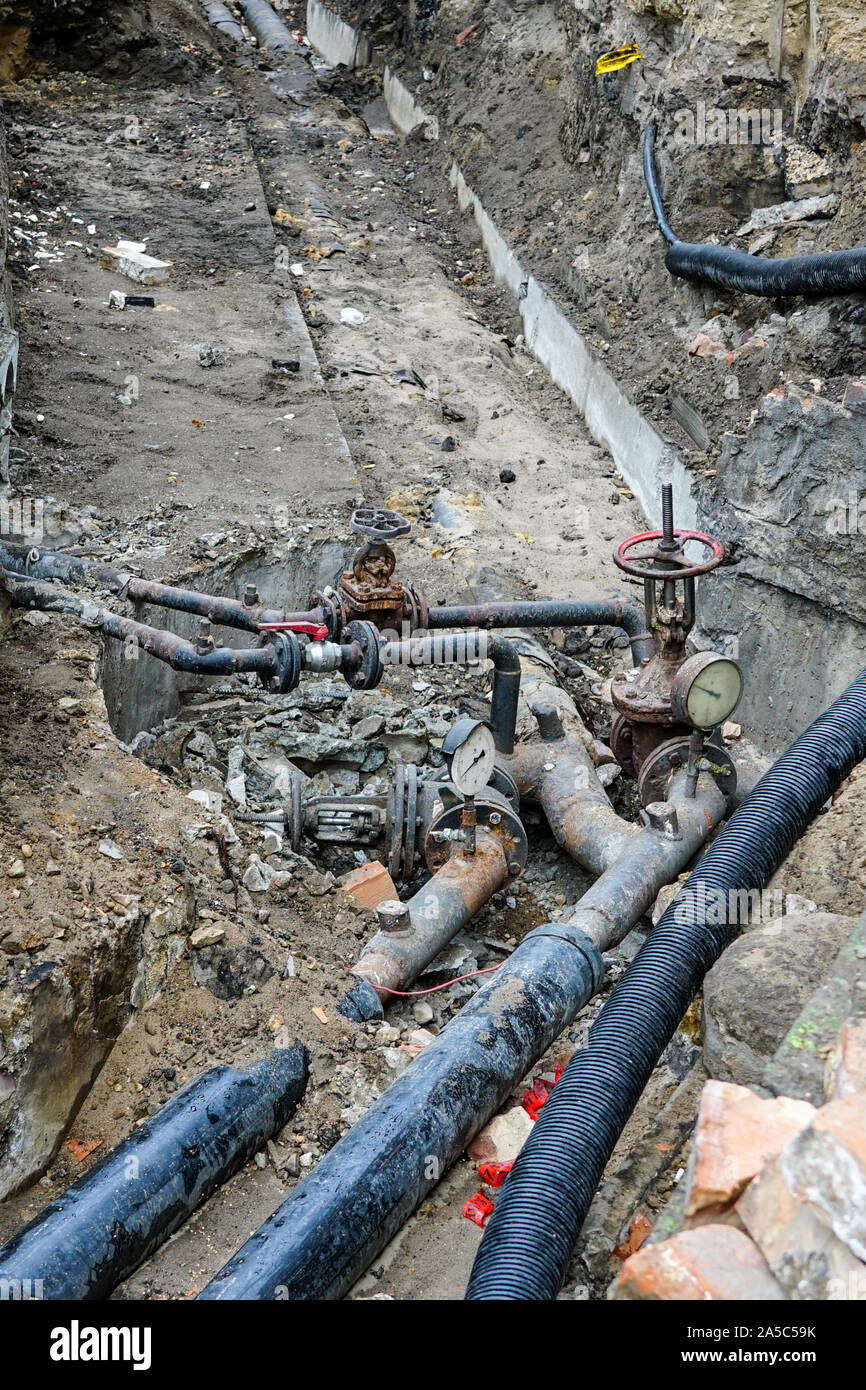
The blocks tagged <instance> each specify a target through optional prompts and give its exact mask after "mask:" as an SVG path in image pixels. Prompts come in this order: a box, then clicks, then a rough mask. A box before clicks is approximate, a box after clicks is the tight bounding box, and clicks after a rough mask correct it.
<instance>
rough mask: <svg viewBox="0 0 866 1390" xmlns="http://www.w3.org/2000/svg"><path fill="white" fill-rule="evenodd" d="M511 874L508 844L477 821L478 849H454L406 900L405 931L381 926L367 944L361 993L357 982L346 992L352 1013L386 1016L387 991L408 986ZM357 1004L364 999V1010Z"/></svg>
mask: <svg viewBox="0 0 866 1390" xmlns="http://www.w3.org/2000/svg"><path fill="white" fill-rule="evenodd" d="M508 879H509V869H508V857H507V854H506V847H505V845H504V844H503V843H502V841H501V840H500V839H499V838H498V837H497V836H496V835H495V834H494V833H493V832H492V831H490V830H488V829H487V827H486V826H478V827H477V829H476V834H475V852H474V854H467V853H466V852H465V851H458V853H456V854H454V855H452V857H451V858H450V859H449V860H448V862H447V863H446V864H444V865H443V866H442V868H441V869H437V871H436V873H435V874H434V875H433V876H432V878H430V879H429V880H428V881H427V883H425V885H424V887H423V888H422V889H421V890H420V892H418V893H416V894H415V896H414V897H412V898H410V899H409V901H408V902H407V903H406V904H405V906H406V907H407V908H408V909H409V919H408V926H407V927H406V928H405V929H404V930H401V931H380V932H377V933H376V935H375V936H374V937H373V938H372V940H371V941H369V942H368V943H367V945H366V946H365V947H364V949H363V951H362V952H361V955H360V957H359V958H358V962H357V964H356V965H355V966H354V968H353V970H352V974H353V975H355V976H356V977H357V978H358V980H359V981H361V982H363V984H362V986H361V992H360V994H358V993H357V989H358V987H355V989H353V990H351V991H350V992H349V995H348V996H347V1001H349V1002H348V1007H349V1015H348V1016H349V1017H355V1016H356V1014H357V1016H360V1017H366V1018H369V1017H373V1016H374V1015H376V1014H378V1015H379V1016H380V1017H381V1015H382V1013H383V1005H384V1002H386V1001H387V998H388V992H389V991H395V992H398V993H399V992H400V991H402V990H406V989H408V988H409V986H410V985H411V984H412V981H413V980H415V979H416V978H417V977H418V975H420V973H421V971H422V970H423V969H424V967H425V966H427V965H429V964H430V962H431V961H432V960H433V959H435V957H436V956H438V954H439V952H440V951H441V950H443V949H444V948H445V947H446V946H447V945H448V943H449V941H451V940H453V938H454V937H455V936H456V935H457V933H458V932H459V931H460V930H461V928H463V927H465V926H466V924H467V922H470V921H471V920H472V918H473V917H474V916H475V914H476V913H477V912H480V911H481V908H482V907H484V905H485V903H487V902H489V901H490V899H491V898H492V897H493V894H494V893H496V892H498V891H499V889H500V888H502V887H503V886H504V885H505V884H506V883H507V882H508ZM363 985H366V986H368V987H369V988H367V989H364V988H363ZM377 991H378V997H377V994H376V992H377ZM347 1001H344V1004H346V1003H347ZM377 1003H378V1008H376V1004H377ZM358 1004H362V1008H361V1009H360V1010H358V1008H357V1006H358ZM365 1004H366V1005H367V1006H369V1007H364V1005H365ZM340 1011H341V1012H343V1013H345V1012H346V1009H345V1008H344V1007H343V1006H342V1005H341V1010H340Z"/></svg>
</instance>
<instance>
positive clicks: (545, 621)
mask: <svg viewBox="0 0 866 1390" xmlns="http://www.w3.org/2000/svg"><path fill="white" fill-rule="evenodd" d="M427 626H428V627H429V628H430V630H431V631H433V630H435V629H438V628H445V627H481V628H496V627H498V628H503V627H507V628H512V627H513V628H521V627H524V628H533V627H594V626H599V627H618V628H621V629H622V631H623V632H624V633H625V634H626V636H627V637H628V639H629V641H630V643H631V649H632V655H633V656H634V661H635V665H636V666H639V665H640V663H641V662H642V661H644V660H645V659H646V658H647V657H650V656H652V654H653V652H654V651H655V640H654V638H653V636H652V633H650V632H647V627H646V617H645V616H644V613H643V610H642V609H640V608H636V607H635V606H634V604H631V603H622V602H621V601H620V600H619V599H561V600H560V599H493V600H491V601H489V602H485V603H463V604H451V605H448V606H447V607H445V606H440V607H435V606H433V607H431V608H430V610H429V613H428V617H427Z"/></svg>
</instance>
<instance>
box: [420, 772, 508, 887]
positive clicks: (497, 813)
mask: <svg viewBox="0 0 866 1390" xmlns="http://www.w3.org/2000/svg"><path fill="white" fill-rule="evenodd" d="M443 790H444V791H445V793H446V794H448V804H447V805H442V806H440V809H439V810H434V814H433V817H432V819H431V821H430V824H429V826H428V828H427V834H426V835H425V837H424V858H425V859H426V861H427V867H428V869H429V870H430V872H431V874H435V872H436V870H437V869H441V868H442V866H443V864H447V863H448V860H449V859H450V858H451V856H452V854H453V853H454V850H455V844H459V841H455V840H454V839H453V838H451V837H450V836H449V837H448V838H444V839H438V838H437V832H441V831H443V830H444V831H449V832H451V836H453V835H455V834H458V833H459V832H460V830H461V829H462V825H463V798H462V797H460V796H458V794H457V792H456V790H455V789H454V788H453V787H451V785H450V783H449V784H447V786H446V787H444V788H443ZM449 793H450V794H449ZM475 816H476V824H477V828H478V829H481V828H482V827H483V828H484V830H486V831H489V833H490V834H491V835H495V836H496V838H497V839H498V840H499V841H500V842H501V843H502V847H503V849H504V851H505V858H506V860H507V863H508V872H509V873H510V874H512V875H513V876H515V877H516V876H517V875H518V874H521V873H523V870H524V869H525V868H526V861H527V859H528V858H529V842H528V840H527V838H526V831H525V830H524V828H523V822H522V821H521V819H520V817H519V816H518V815H517V814H516V812H515V811H514V810H513V808H512V807H511V805H510V804H509V802H508V800H507V799H506V797H505V796H503V795H502V793H500V792H497V791H494V790H493V788H492V787H491V786H489V785H488V786H486V787H485V788H484V791H483V793H482V795H481V796H480V797H478V798H477V800H476V802H475Z"/></svg>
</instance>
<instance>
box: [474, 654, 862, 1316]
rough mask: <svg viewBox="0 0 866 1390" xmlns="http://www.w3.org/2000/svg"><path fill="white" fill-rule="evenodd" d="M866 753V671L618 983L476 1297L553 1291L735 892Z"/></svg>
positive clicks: (501, 1215)
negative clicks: (623, 1131) (615, 1148)
mask: <svg viewBox="0 0 866 1390" xmlns="http://www.w3.org/2000/svg"><path fill="white" fill-rule="evenodd" d="M864 756H866V671H864V672H863V673H862V674H861V675H860V676H859V677H858V679H857V680H856V681H855V682H854V683H853V684H852V685H851V686H849V687H848V689H847V690H846V691H844V693H843V694H842V695H840V696H839V698H838V699H837V700H836V701H835V702H834V703H833V704H832V705H831V706H830V707H829V709H828V710H826V711H825V713H824V714H822V715H821V716H820V717H819V718H818V719H817V720H816V721H815V723H814V724H812V725H811V727H810V728H809V729H807V730H806V732H805V733H803V734H801V735H800V737H799V738H798V739H796V740H795V742H794V743H793V744H792V745H791V747H790V748H789V749H788V750H787V751H786V752H785V753H784V754H783V755H782V757H781V758H780V759H779V760H778V761H777V762H776V763H775V764H774V765H773V767H772V768H771V769H770V770H769V772H767V773H766V774H765V776H764V777H763V778H762V779H761V781H760V782H759V783H758V784H757V786H756V787H755V789H754V791H753V792H752V793H751V795H750V796H749V797H748V799H747V800H746V801H745V802H744V803H743V805H742V806H741V807H740V808H739V810H738V811H736V812H735V814H734V815H733V816H732V818H731V820H730V821H729V822H728V823H727V825H726V826H725V827H724V829H723V830H722V831H721V832H720V833H719V835H718V837H717V838H716V840H715V842H714V843H713V845H712V846H711V848H710V849H709V850H708V851H707V852H706V854H705V855H704V856H703V858H702V859H701V860H700V862H699V864H698V865H697V867H696V868H695V869H694V871H693V872H692V874H691V875H690V877H689V879H688V880H687V882H686V884H685V886H684V887H683V889H682V891H681V892H680V893H679V894H678V896H677V897H676V898H675V899H674V901H673V903H672V904H671V905H670V907H669V908H668V909H667V911H666V912H665V913H664V915H663V916H662V917H661V918H660V920H659V922H658V923H657V925H656V926H655V927H654V929H653V931H652V933H651V935H650V937H649V939H648V940H647V942H646V944H645V945H644V946H643V948H642V949H641V951H640V952H639V953H638V955H637V956H636V957H635V959H634V961H633V962H632V963H631V965H630V966H629V968H628V970H627V971H626V973H625V974H624V975H623V977H622V979H621V980H620V981H619V983H618V984H617V985H616V987H615V988H614V990H613V992H612V993H611V995H610V998H609V999H608V1000H607V1002H606V1003H605V1005H604V1007H603V1008H602V1010H601V1012H600V1014H599V1016H598V1018H597V1020H596V1022H595V1024H594V1025H593V1028H592V1030H591V1032H590V1035H589V1041H588V1044H587V1046H586V1047H585V1048H582V1049H581V1051H580V1052H577V1053H575V1055H574V1057H573V1058H572V1059H571V1061H570V1062H569V1064H568V1066H567V1067H566V1068H565V1071H564V1072H563V1074H562V1076H561V1077H560V1079H559V1082H558V1084H557V1086H556V1088H555V1090H554V1091H553V1093H552V1094H551V1097H550V1100H549V1101H548V1103H547V1104H546V1105H545V1107H544V1109H543V1110H542V1112H541V1115H540V1116H539V1119H538V1123H537V1124H536V1125H535V1128H534V1129H533V1132H532V1134H531V1135H530V1137H529V1139H528V1140H527V1142H526V1144H525V1145H524V1147H523V1149H522V1150H521V1152H520V1155H519V1157H518V1158H517V1160H516V1162H515V1165H514V1167H513V1168H512V1170H511V1172H510V1174H509V1176H508V1181H507V1182H506V1184H505V1186H504V1188H503V1191H502V1195H501V1196H500V1198H499V1201H498V1203H497V1205H496V1209H495V1211H494V1212H493V1215H492V1216H491V1217H490V1220H489V1223H488V1225H487V1228H486V1230H485V1233H484V1237H483V1239H482V1241H481V1245H480V1247H479V1249H478V1253H477V1256H476V1259H475V1264H474V1267H473V1270H472V1276H471V1279H470V1282H469V1286H468V1290H467V1298H470V1299H506V1300H516V1299H536V1300H540V1299H553V1298H555V1297H556V1294H557V1292H558V1290H559V1288H560V1285H561V1283H562V1280H563V1278H564V1277H565V1273H566V1270H567V1269H568V1264H569V1260H570V1258H571V1253H572V1250H573V1248H574V1243H575V1241H576V1239H577V1236H578V1234H579V1232H580V1228H581V1226H582V1225H583V1222H584V1219H585V1217H586V1213H587V1211H588V1209H589V1205H590V1202H591V1201H592V1198H593V1196H594V1193H595V1190H596V1188H597V1187H598V1184H599V1182H600V1181H601V1177H602V1173H603V1171H604V1168H605V1164H606V1163H607V1161H608V1159H609V1158H610V1156H611V1153H612V1152H613V1149H614V1146H615V1144H616V1142H617V1140H618V1138H619V1136H620V1134H621V1133H622V1130H623V1128H624V1126H625V1124H626V1121H627V1120H628V1117H629V1115H630V1114H631V1112H632V1110H633V1109H634V1106H635V1104H636V1103H637V1100H638V1098H639V1096H640V1095H641V1092H642V1091H643V1089H644V1087H645V1086H646V1084H647V1081H648V1080H649V1078H650V1076H651V1074H652V1072H653V1069H654V1068H655V1066H656V1065H657V1064H658V1061H659V1059H660V1057H661V1055H662V1053H663V1052H664V1049H665V1048H666V1047H667V1045H668V1043H669V1042H670V1040H671V1038H672V1037H673V1035H674V1032H675V1031H676V1028H677V1026H678V1024H679V1022H680V1020H681V1019H682V1017H683V1014H684V1013H685V1012H686V1009H687V1008H688V1006H689V1004H690V1002H691V1000H692V998H693V996H694V994H695V992H696V991H697V990H698V989H699V988H700V985H701V982H702V980H703V978H704V975H705V974H706V972H707V971H708V970H709V968H710V966H712V965H713V964H714V963H715V961H716V960H718V958H719V956H720V955H721V953H722V951H723V950H724V949H725V947H726V946H727V944H728V943H729V941H731V939H732V938H733V936H734V935H735V934H736V931H737V921H736V918H737V916H738V915H739V914H740V912H741V910H742V909H741V903H742V901H743V900H742V898H741V897H740V896H739V895H741V894H742V893H748V892H750V891H751V890H754V889H758V890H760V889H762V888H764V887H765V886H766V884H767V882H768V881H769V879H770V878H771V876H772V875H773V873H775V871H776V869H778V868H779V866H780V865H781V864H782V863H783V861H784V860H785V858H786V857H787V855H788V854H789V853H790V851H791V849H792V848H793V846H794V844H795V843H796V842H797V840H798V839H799V837H800V836H801V835H802V834H803V832H804V830H805V829H806V828H807V826H808V825H809V824H810V823H811V821H813V820H814V818H815V817H816V816H817V814H818V812H819V811H820V810H821V808H822V806H823V805H824V804H825V803H826V802H827V800H828V799H829V798H830V797H831V796H832V795H833V793H834V792H835V791H836V790H837V789H838V788H839V786H840V785H841V784H842V782H843V781H844V780H845V778H846V777H847V776H848V774H849V773H850V772H851V769H852V768H853V767H854V766H855V765H856V764H857V763H859V762H861V761H862V760H863V758H864ZM732 918H734V920H731V919H732Z"/></svg>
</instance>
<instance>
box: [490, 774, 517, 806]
mask: <svg viewBox="0 0 866 1390" xmlns="http://www.w3.org/2000/svg"><path fill="white" fill-rule="evenodd" d="M487 785H488V786H489V787H492V788H493V789H494V791H497V792H500V793H501V794H502V796H504V797H505V799H506V801H507V802H508V803H509V804H510V806H511V809H512V810H513V811H514V812H515V814H517V813H518V812H519V811H520V792H519V790H518V787H517V783H516V782H515V780H514V778H513V777H512V776H511V773H510V772H506V771H505V768H504V767H500V766H499V764H498V763H497V764H496V766H495V767H494V769H493V772H492V773H491V775H490V781H489V782H488V784H487Z"/></svg>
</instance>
